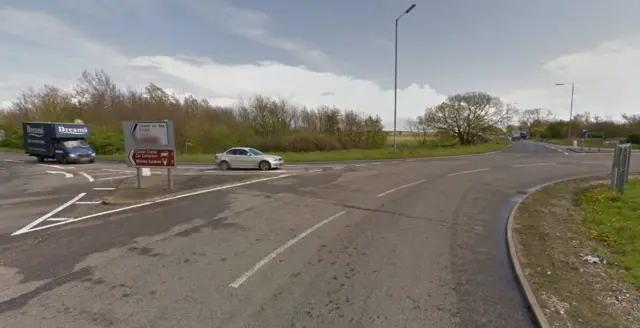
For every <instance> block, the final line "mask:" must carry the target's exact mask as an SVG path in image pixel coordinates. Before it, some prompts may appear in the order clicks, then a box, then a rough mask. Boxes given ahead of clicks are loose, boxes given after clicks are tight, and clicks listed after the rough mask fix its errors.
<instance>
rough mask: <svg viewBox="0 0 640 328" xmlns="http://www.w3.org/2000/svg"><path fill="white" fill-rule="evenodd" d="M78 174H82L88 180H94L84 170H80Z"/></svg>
mask: <svg viewBox="0 0 640 328" xmlns="http://www.w3.org/2000/svg"><path fill="white" fill-rule="evenodd" d="M80 175H82V176H84V177H85V178H87V179H89V182H94V181H96V179H94V178H93V177H92V176H90V175H88V174H87V173H85V172H80Z"/></svg>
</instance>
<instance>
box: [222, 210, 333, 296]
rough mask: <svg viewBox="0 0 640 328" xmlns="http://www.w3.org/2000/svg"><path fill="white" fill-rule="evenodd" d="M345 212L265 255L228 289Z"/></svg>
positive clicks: (243, 280)
mask: <svg viewBox="0 0 640 328" xmlns="http://www.w3.org/2000/svg"><path fill="white" fill-rule="evenodd" d="M345 213H346V211H342V212H340V213H338V214H335V215H333V216H331V217H329V218H327V219H325V220H324V221H322V222H320V223H318V224H316V225H314V226H313V227H311V228H309V229H307V230H306V231H304V232H303V233H301V234H299V235H297V236H296V237H295V238H293V239H291V240H289V241H288V242H287V243H286V244H284V245H282V246H280V247H278V248H277V249H276V250H275V251H273V252H271V253H270V254H269V255H267V256H266V257H265V258H263V259H262V260H260V262H258V263H256V265H254V266H253V268H251V269H249V271H247V272H245V273H243V274H242V275H241V276H240V277H238V279H236V280H235V281H234V282H232V283H230V284H229V287H233V288H238V287H240V285H242V284H243V283H244V282H245V281H247V279H249V278H250V277H251V276H252V275H253V274H255V273H256V272H258V270H260V268H262V267H263V266H265V264H267V263H269V262H270V261H271V260H273V259H274V258H275V257H276V256H278V254H280V253H282V252H284V251H285V250H287V248H289V247H291V246H292V245H293V244H295V243H297V242H298V241H300V239H302V238H304V237H306V236H307V235H309V234H310V233H312V232H314V231H315V230H317V229H318V228H320V227H322V226H323V225H325V224H327V223H329V222H331V221H333V220H334V219H336V218H337V217H339V216H341V215H343V214H345Z"/></svg>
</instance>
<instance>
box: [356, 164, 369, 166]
mask: <svg viewBox="0 0 640 328" xmlns="http://www.w3.org/2000/svg"><path fill="white" fill-rule="evenodd" d="M367 165H368V164H356V165H354V166H367Z"/></svg>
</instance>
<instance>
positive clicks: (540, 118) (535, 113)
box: [520, 108, 555, 128]
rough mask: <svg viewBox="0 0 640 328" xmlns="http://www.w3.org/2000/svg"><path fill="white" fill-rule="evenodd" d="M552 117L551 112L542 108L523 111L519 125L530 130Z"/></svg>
mask: <svg viewBox="0 0 640 328" xmlns="http://www.w3.org/2000/svg"><path fill="white" fill-rule="evenodd" d="M554 116H555V115H553V112H552V111H550V110H548V109H544V108H532V109H525V110H523V111H522V114H521V115H520V124H522V125H523V126H527V127H528V128H532V127H533V126H535V125H541V124H545V123H547V122H549V121H551V120H552V119H553V118H554Z"/></svg>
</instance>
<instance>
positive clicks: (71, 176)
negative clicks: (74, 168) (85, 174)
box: [47, 171, 73, 179]
mask: <svg viewBox="0 0 640 328" xmlns="http://www.w3.org/2000/svg"><path fill="white" fill-rule="evenodd" d="M47 173H50V174H64V177H65V178H67V179H68V178H73V174H71V173H67V172H62V171H47Z"/></svg>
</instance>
